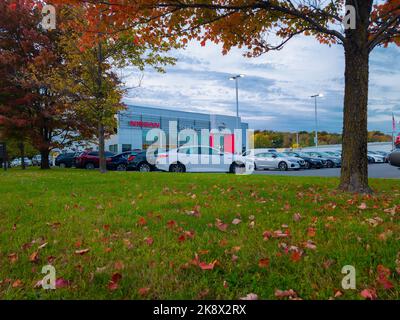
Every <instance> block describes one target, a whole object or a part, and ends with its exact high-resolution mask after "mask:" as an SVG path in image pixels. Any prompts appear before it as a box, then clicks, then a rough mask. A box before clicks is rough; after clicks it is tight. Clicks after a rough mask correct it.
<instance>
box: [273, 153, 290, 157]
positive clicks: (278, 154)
mask: <svg viewBox="0 0 400 320" xmlns="http://www.w3.org/2000/svg"><path fill="white" fill-rule="evenodd" d="M274 154H275V155H277V156H278V157H281V158H286V157H288V155H287V154H284V153H281V152H274Z"/></svg>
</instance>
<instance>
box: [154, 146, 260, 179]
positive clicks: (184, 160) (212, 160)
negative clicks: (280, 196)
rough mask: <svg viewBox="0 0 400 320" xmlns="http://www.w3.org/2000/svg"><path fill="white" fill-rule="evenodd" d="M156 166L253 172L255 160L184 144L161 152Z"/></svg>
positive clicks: (236, 172)
mask: <svg viewBox="0 0 400 320" xmlns="http://www.w3.org/2000/svg"><path fill="white" fill-rule="evenodd" d="M155 166H156V167H157V169H159V170H161V171H169V172H229V173H235V174H240V173H252V172H253V170H254V167H253V162H252V161H251V162H248V161H247V159H246V158H245V157H243V156H242V155H234V154H231V153H226V152H221V151H219V150H218V149H215V148H212V147H209V146H182V147H179V148H177V149H173V150H170V151H168V152H162V153H159V154H158V156H157V158H156V161H155Z"/></svg>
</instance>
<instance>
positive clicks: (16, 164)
mask: <svg viewBox="0 0 400 320" xmlns="http://www.w3.org/2000/svg"><path fill="white" fill-rule="evenodd" d="M24 163H25V166H26V167H29V166H31V165H32V161H31V160H30V159H29V158H24ZM21 165H22V162H21V158H15V159H14V160H13V161H11V163H10V167H12V168H13V167H20V166H21Z"/></svg>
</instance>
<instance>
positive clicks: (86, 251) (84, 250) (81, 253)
mask: <svg viewBox="0 0 400 320" xmlns="http://www.w3.org/2000/svg"><path fill="white" fill-rule="evenodd" d="M89 251H90V249H82V250H76V251H75V254H79V255H81V256H82V255H84V254H86V253H88V252H89Z"/></svg>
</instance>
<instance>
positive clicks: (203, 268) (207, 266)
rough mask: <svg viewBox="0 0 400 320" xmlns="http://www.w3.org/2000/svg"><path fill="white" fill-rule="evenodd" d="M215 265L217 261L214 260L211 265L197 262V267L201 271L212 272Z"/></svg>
mask: <svg viewBox="0 0 400 320" xmlns="http://www.w3.org/2000/svg"><path fill="white" fill-rule="evenodd" d="M217 263H218V261H217V260H214V261H213V262H211V263H206V262H199V264H198V266H199V267H200V269H201V270H213V269H214V267H215V265H216V264H217Z"/></svg>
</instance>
